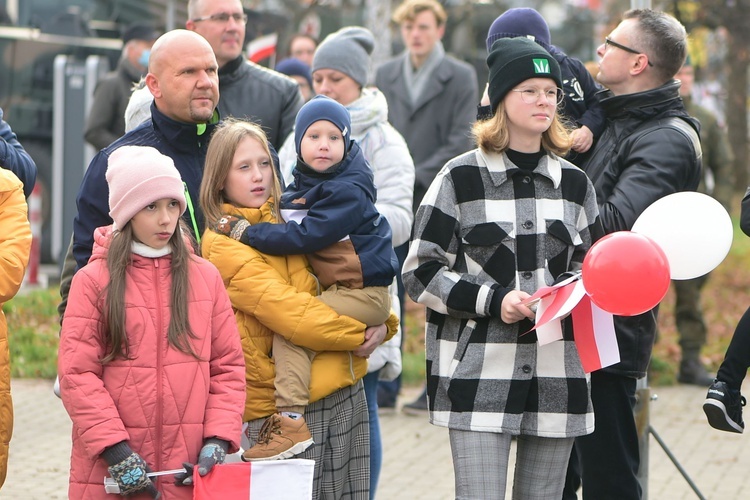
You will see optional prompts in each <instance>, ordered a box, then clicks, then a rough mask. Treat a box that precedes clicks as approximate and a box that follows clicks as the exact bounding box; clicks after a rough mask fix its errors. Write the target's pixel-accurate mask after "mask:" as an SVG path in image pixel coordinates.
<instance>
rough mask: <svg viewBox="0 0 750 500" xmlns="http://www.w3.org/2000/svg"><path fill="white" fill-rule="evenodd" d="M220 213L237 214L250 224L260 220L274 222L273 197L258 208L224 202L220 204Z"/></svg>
mask: <svg viewBox="0 0 750 500" xmlns="http://www.w3.org/2000/svg"><path fill="white" fill-rule="evenodd" d="M221 211H222V213H225V214H230V215H239V216H241V217H242V218H244V219H245V220H247V221H248V222H249V223H250V224H258V223H260V222H276V221H277V220H278V218H277V217H276V203H275V202H274V200H273V197H271V198H269V199H268V201H266V202H265V203H264V204H263V205H262V206H261V207H260V208H244V207H237V206H235V205H231V204H229V203H224V204H223V205H222V206H221Z"/></svg>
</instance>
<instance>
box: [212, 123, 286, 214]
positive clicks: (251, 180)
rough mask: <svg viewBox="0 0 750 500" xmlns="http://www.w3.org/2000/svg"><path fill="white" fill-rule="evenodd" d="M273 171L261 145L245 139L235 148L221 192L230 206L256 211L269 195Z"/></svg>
mask: <svg viewBox="0 0 750 500" xmlns="http://www.w3.org/2000/svg"><path fill="white" fill-rule="evenodd" d="M274 175H275V174H274V168H273V163H272V162H271V158H270V157H269V156H268V153H267V152H266V149H265V148H264V147H263V145H261V144H260V142H258V140H257V139H255V138H253V137H245V138H244V139H242V140H241V141H240V143H239V144H238V145H237V150H236V151H235V153H234V158H232V165H231V166H230V167H229V173H228V174H227V178H226V180H225V181H224V185H223V186H222V187H221V189H222V190H223V191H224V197H225V198H226V199H227V201H229V203H231V204H232V205H236V206H238V207H246V208H260V207H261V206H263V204H264V203H265V202H266V201H268V198H269V197H270V196H271V194H272V187H273V182H274Z"/></svg>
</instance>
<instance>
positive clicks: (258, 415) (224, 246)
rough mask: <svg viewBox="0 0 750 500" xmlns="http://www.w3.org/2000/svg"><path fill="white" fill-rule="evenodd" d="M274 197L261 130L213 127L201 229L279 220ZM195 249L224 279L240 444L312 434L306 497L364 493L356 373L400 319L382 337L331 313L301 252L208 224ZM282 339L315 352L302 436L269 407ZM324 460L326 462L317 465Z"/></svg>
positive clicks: (363, 427)
mask: <svg viewBox="0 0 750 500" xmlns="http://www.w3.org/2000/svg"><path fill="white" fill-rule="evenodd" d="M279 194H280V188H279V181H278V179H277V172H276V170H275V169H274V166H273V163H272V162H271V154H270V151H269V149H268V146H267V139H266V137H265V135H264V134H263V131H262V130H261V129H260V128H259V127H258V126H256V125H254V124H251V123H248V122H242V121H234V120H231V121H228V122H226V123H225V124H223V125H222V126H220V128H219V129H217V131H216V132H215V134H214V136H213V137H212V139H211V144H210V146H209V148H208V151H207V155H206V165H205V170H204V177H203V183H202V185H201V195H200V201H201V205H202V208H203V211H204V214H205V216H206V224H207V226H208V227H209V228H211V227H216V226H217V225H218V224H219V223H220V220H221V219H222V217H223V215H224V214H230V215H235V216H237V217H241V218H244V219H246V220H247V221H248V222H249V223H250V224H257V223H260V222H272V223H273V222H279V218H278V215H277V212H276V205H275V200H277V199H278V198H279ZM202 253H203V256H204V257H205V258H207V259H208V260H209V261H211V262H212V263H213V264H214V265H216V266H217V268H218V269H219V271H220V273H221V275H222V278H223V280H224V284H225V285H226V287H227V290H228V292H229V296H230V300H231V301H232V305H233V307H234V308H235V316H236V318H237V323H238V327H239V330H240V337H241V339H242V345H243V350H244V352H245V365H246V369H247V373H246V381H247V399H246V407H245V420H246V421H247V424H248V425H247V428H246V432H245V436H244V437H245V438H246V439H247V441H246V442H245V443H244V444H245V445H248V446H252V445H254V444H256V442H258V441H260V442H266V443H268V444H269V445H270V446H273V447H275V446H278V447H279V449H282V448H283V447H285V446H289V445H290V443H291V444H292V446H293V444H294V443H295V442H299V441H303V442H304V441H307V440H308V439H312V440H313V441H314V444H313V445H312V446H310V447H309V448H307V449H306V450H305V451H304V452H303V453H301V454H300V455H298V456H299V457H301V458H310V459H314V460H315V462H316V466H315V483H314V495H313V498H318V497H319V496H320V494H321V492H322V491H323V490H325V491H331V492H333V498H339V497H341V496H342V495H343V494H344V492H354V494H353V498H363V499H365V498H368V489H369V458H368V455H369V446H368V439H367V425H368V422H367V406H366V403H365V399H364V392H363V390H362V383H361V381H360V379H361V378H362V377H363V376H364V375H365V373H366V371H367V360H366V357H367V356H368V355H369V354H370V353H371V352H372V351H373V350H374V349H375V347H377V346H378V345H379V344H380V343H381V342H382V341H383V339H384V337H387V336H388V335H392V334H393V333H395V330H396V328H397V326H398V319H397V318H396V317H395V316H394V315H391V317H390V318H389V319H388V322H387V325H388V334H387V335H386V333H385V332H386V329H385V328H382V327H373V328H369V329H367V330H366V329H365V325H364V324H362V323H359V322H358V321H355V320H353V319H351V318H349V317H346V316H340V315H338V314H337V313H335V312H334V311H333V310H332V309H331V308H329V307H328V306H326V305H325V304H324V303H323V302H321V301H320V300H318V299H316V298H315V295H317V294H318V284H317V281H316V279H315V277H314V276H313V275H312V274H311V273H310V271H309V268H308V266H307V262H306V259H305V257H304V256H301V255H289V256H273V255H267V254H263V253H260V252H258V251H257V250H256V249H253V248H251V247H248V246H246V245H244V244H242V243H240V242H238V241H236V240H234V239H232V238H230V237H227V236H222V235H219V234H217V233H216V232H214V231H213V230H212V229H208V230H207V231H206V232H205V234H204V236H203V239H202ZM282 339H283V341H286V342H290V343H292V344H295V345H298V346H302V347H305V348H307V349H310V350H312V351H315V353H316V354H315V356H314V359H313V361H312V369H311V371H310V372H309V374H308V376H309V379H308V380H309V390H310V398H309V401H310V404H309V405H307V406H306V408H305V418H306V421H307V426H308V428H309V430H308V431H307V432H308V433H305V429H304V428H302V426H299V425H296V426H295V421H293V419H290V418H289V417H287V418H284V416H282V415H279V414H277V413H276V407H277V405H276V398H277V396H278V390H279V389H281V390H282V391H283V387H281V386H282V385H283V384H279V378H278V376H277V375H278V374H277V373H276V370H277V369H278V367H276V366H275V363H274V360H273V357H272V348H273V345H274V343H275V342H278V341H280V340H282ZM268 417H270V418H268ZM290 420H291V422H290ZM264 424H265V425H264ZM261 427H263V429H262V430H261ZM259 431H260V432H259ZM324 456H327V457H330V456H333V457H334V459H333V460H332V461H327V462H326V464H325V465H324V462H323V457H324ZM278 458H282V457H278Z"/></svg>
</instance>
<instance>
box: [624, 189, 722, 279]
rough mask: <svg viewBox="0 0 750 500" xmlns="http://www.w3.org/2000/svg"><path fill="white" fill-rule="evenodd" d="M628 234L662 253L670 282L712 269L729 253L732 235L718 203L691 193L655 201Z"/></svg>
mask: <svg viewBox="0 0 750 500" xmlns="http://www.w3.org/2000/svg"><path fill="white" fill-rule="evenodd" d="M632 230H633V232H635V233H640V234H642V235H644V236H647V237H649V238H651V239H652V240H653V241H654V242H656V243H657V244H658V245H659V246H660V247H661V248H662V250H664V253H665V254H666V255H667V260H668V261H669V269H670V275H671V278H672V279H674V280H687V279H692V278H697V277H698V276H703V275H704V274H706V273H708V272H710V271H712V270H713V269H714V268H716V266H718V265H719V264H721V261H723V260H724V258H725V257H726V256H727V254H728V253H729V248H730V247H731V246H732V237H733V232H734V231H733V228H732V219H731V218H730V217H729V214H728V213H727V211H726V210H725V209H724V207H723V206H721V203H719V202H718V201H716V200H715V199H713V198H711V197H710V196H708V195H706V194H703V193H696V192H692V191H686V192H682V193H674V194H670V195H669V196H665V197H664V198H661V199H659V200H657V201H655V202H654V203H652V204H651V205H650V206H649V207H648V208H646V210H644V211H643V213H642V214H641V215H640V216H639V217H638V219H637V220H636V221H635V224H633V229H632Z"/></svg>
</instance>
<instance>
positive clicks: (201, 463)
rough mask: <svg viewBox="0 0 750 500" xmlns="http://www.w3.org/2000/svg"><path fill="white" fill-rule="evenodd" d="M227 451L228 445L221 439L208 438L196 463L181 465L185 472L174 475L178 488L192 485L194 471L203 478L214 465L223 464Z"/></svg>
mask: <svg viewBox="0 0 750 500" xmlns="http://www.w3.org/2000/svg"><path fill="white" fill-rule="evenodd" d="M228 449H229V443H227V442H226V441H224V440H223V439H218V438H210V439H206V442H205V443H204V444H203V448H201V452H200V454H199V455H198V463H197V464H195V465H193V464H191V463H183V464H182V466H183V467H185V470H186V471H187V472H181V473H179V474H176V475H175V482H176V483H177V484H178V485H180V486H190V485H192V484H193V474H194V473H195V469H196V468H197V469H198V474H200V476H201V477H203V476H205V475H206V474H208V473H209V472H211V470H212V469H213V468H214V465H216V464H223V463H224V460H226V458H227V450H228Z"/></svg>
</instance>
